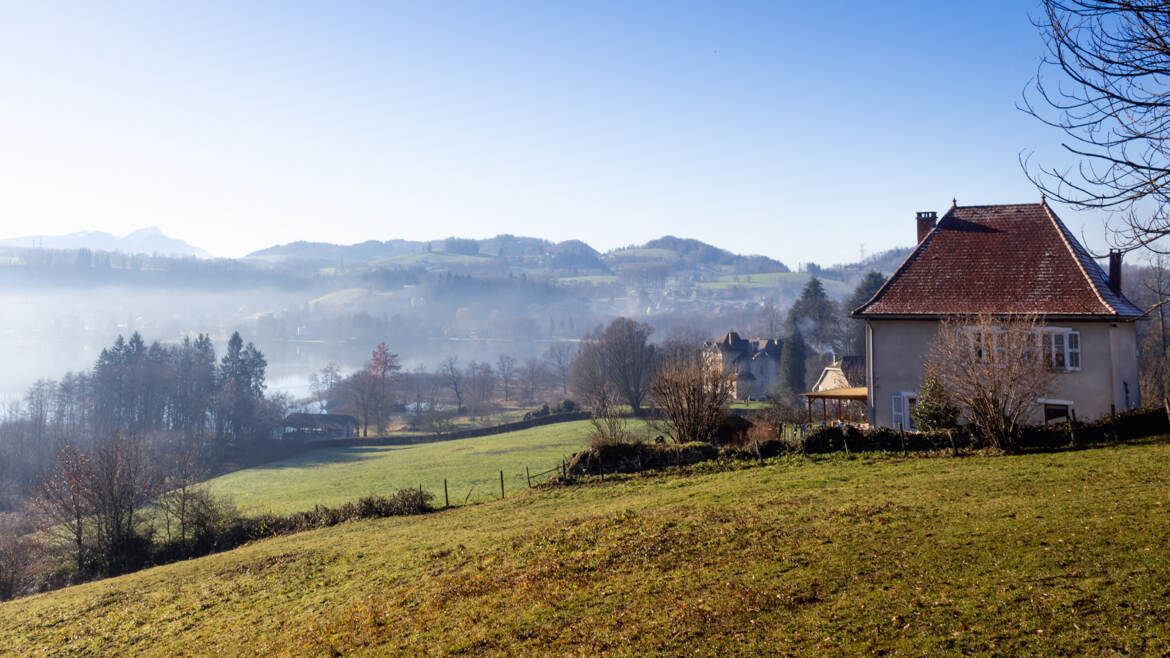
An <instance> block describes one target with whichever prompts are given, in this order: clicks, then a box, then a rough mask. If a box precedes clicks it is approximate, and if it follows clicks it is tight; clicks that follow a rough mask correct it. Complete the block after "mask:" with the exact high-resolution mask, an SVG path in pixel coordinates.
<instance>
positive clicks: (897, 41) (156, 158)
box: [0, 1, 1103, 265]
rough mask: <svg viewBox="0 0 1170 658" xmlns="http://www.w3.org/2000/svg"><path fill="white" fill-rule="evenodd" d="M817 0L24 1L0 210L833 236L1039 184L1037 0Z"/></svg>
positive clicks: (119, 230) (233, 249)
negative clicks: (1025, 164) (1029, 162)
mask: <svg viewBox="0 0 1170 658" xmlns="http://www.w3.org/2000/svg"><path fill="white" fill-rule="evenodd" d="M805 4H807V5H809V6H797V5H796V3H792V6H786V4H785V3H780V2H761V3H726V2H718V3H715V2H712V3H673V2H671V3H666V2H663V3H650V2H639V3H601V2H579V3H577V2H531V3H529V2H507V3H504V2H501V3H489V2H439V1H436V2H429V1H428V2H416V3H389V2H385V3H383V2H376V3H343V2H331V3H309V2H304V3H298V2H280V3H260V2H223V3H220V2H200V3H194V2H192V3H178V2H172V3H158V2H142V3H91V2H80V3H57V2H35V3H27V2H9V3H3V4H0V101H2V102H0V144H3V145H4V146H3V147H0V218H2V219H3V221H2V222H0V237H15V236H18V235H27V234H30V233H41V234H58V233H68V232H73V231H81V230H104V231H109V232H111V233H115V234H124V233H128V232H130V231H132V230H134V229H137V228H141V227H143V226H148V225H157V226H159V227H161V228H162V229H163V231H164V232H166V233H167V234H169V235H173V236H176V237H180V238H182V239H185V240H187V241H188V242H191V243H192V244H195V245H198V246H201V247H203V248H205V249H208V250H210V251H212V252H213V253H215V254H217V255H222V256H239V255H242V254H244V253H247V252H249V251H252V250H255V249H259V248H262V247H265V246H269V245H271V244H275V243H284V242H290V241H293V240H321V241H329V242H337V243H352V242H358V241H362V240H366V239H378V240H385V239H391V238H407V239H429V238H439V237H446V236H451V235H456V236H461V237H489V236H492V235H495V234H497V233H513V234H517V235H533V236H538V237H545V238H548V239H552V240H564V239H570V238H577V239H582V240H585V241H587V242H589V243H590V244H593V245H594V246H595V247H598V248H600V249H606V248H613V247H617V246H622V245H626V244H632V243H640V242H644V241H646V240H648V239H652V238H655V237H658V236H661V235H664V234H674V235H679V236H683V237H693V238H697V239H700V240H704V241H707V242H711V243H713V244H716V245H718V246H721V247H724V248H727V249H731V250H733V251H737V252H744V253H763V254H766V255H769V256H773V257H776V258H779V259H781V260H783V261H785V262H786V263H788V264H789V265H795V264H796V263H798V262H803V261H808V260H815V261H817V262H820V263H821V264H828V263H833V262H841V261H848V260H854V259H856V257H857V255H858V252H859V248H860V246H861V245H862V244H864V245H865V249H866V251H867V253H873V252H874V251H878V250H881V249H885V248H889V247H893V246H898V245H907V244H909V243H910V242H912V240H913V236H914V230H915V229H914V221H913V217H914V213H915V211H918V210H938V211H940V212H941V211H943V210H945V208H946V207H947V206H949V205H950V201H951V198H952V197H957V198H958V200H959V203H960V204H967V203H972V204H973V203H1011V202H1024V201H1034V200H1038V199H1039V192H1037V191H1036V190H1035V188H1034V187H1032V185H1031V184H1030V183H1029V182H1028V181H1027V179H1026V178H1025V176H1024V175H1023V173H1022V171H1021V169H1020V166H1019V164H1018V158H1019V155H1020V153H1021V151H1026V150H1028V151H1030V150H1035V151H1036V152H1037V157H1040V158H1042V159H1045V162H1046V163H1060V162H1061V160H1060V158H1063V156H1062V155H1060V153H1059V150H1058V147H1059V142H1060V135H1059V134H1057V133H1054V132H1053V131H1052V130H1051V129H1049V128H1047V127H1045V126H1043V125H1042V124H1040V123H1039V122H1038V121H1036V120H1035V119H1033V118H1031V117H1029V116H1027V115H1025V114H1023V113H1022V112H1020V111H1019V110H1017V109H1016V104H1017V103H1018V102H1019V99H1020V95H1021V92H1022V90H1023V89H1024V87H1025V86H1026V85H1027V83H1028V81H1029V79H1030V78H1031V77H1032V76H1033V75H1034V74H1035V70H1036V65H1037V63H1038V61H1039V58H1040V56H1041V54H1042V48H1043V46H1042V43H1041V41H1040V38H1039V36H1038V35H1037V32H1036V29H1035V28H1034V27H1033V26H1032V25H1031V23H1030V20H1029V15H1028V14H1029V11H1031V12H1033V13H1035V11H1036V7H1035V6H1034V5H1033V4H1032V3H1030V2H978V3H976V2H970V3H968V2H956V3H938V2H889V3H868V2H856V3H850V2H839V3H805ZM821 4H825V5H827V6H824V7H822V6H817V5H821ZM99 5H100V6H99ZM1061 214H1062V216H1063V217H1064V219H1065V220H1066V222H1067V223H1069V224H1070V226H1071V227H1072V229H1073V230H1074V231H1075V232H1078V233H1082V232H1083V234H1084V235H1085V236H1086V237H1087V238H1088V242H1089V244H1090V246H1093V247H1097V248H1100V247H1101V246H1102V245H1103V240H1102V236H1103V229H1102V228H1101V223H1100V218H1099V217H1097V216H1094V215H1087V214H1083V213H1075V212H1072V211H1062V213H1061Z"/></svg>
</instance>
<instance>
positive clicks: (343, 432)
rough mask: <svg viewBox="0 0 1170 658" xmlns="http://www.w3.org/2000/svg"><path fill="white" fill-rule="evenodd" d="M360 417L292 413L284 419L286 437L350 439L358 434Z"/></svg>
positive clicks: (316, 439)
mask: <svg viewBox="0 0 1170 658" xmlns="http://www.w3.org/2000/svg"><path fill="white" fill-rule="evenodd" d="M357 430H358V419H357V418H354V417H353V416H350V415H348V414H306V413H292V414H289V415H288V416H287V417H285V419H284V438H285V439H286V440H288V439H291V440H294V441H296V440H299V441H323V440H326V439H348V438H352V437H355V436H357Z"/></svg>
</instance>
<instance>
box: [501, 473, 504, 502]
mask: <svg viewBox="0 0 1170 658" xmlns="http://www.w3.org/2000/svg"><path fill="white" fill-rule="evenodd" d="M503 499H504V472H503V471H500V500H503Z"/></svg>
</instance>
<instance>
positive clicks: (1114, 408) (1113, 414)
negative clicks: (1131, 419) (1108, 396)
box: [1109, 404, 1121, 443]
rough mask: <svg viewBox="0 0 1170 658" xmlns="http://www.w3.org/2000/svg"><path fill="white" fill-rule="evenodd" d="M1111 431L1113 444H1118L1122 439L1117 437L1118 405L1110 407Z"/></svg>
mask: <svg viewBox="0 0 1170 658" xmlns="http://www.w3.org/2000/svg"><path fill="white" fill-rule="evenodd" d="M1109 430H1110V431H1111V432H1113V442H1114V443H1117V442H1118V441H1120V440H1121V439H1120V438H1119V437H1118V436H1117V405H1113V404H1111V405H1109Z"/></svg>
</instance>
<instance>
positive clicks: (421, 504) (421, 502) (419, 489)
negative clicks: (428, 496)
mask: <svg viewBox="0 0 1170 658" xmlns="http://www.w3.org/2000/svg"><path fill="white" fill-rule="evenodd" d="M422 506H423V490H422V482H419V483H418V507H419V509H422Z"/></svg>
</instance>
